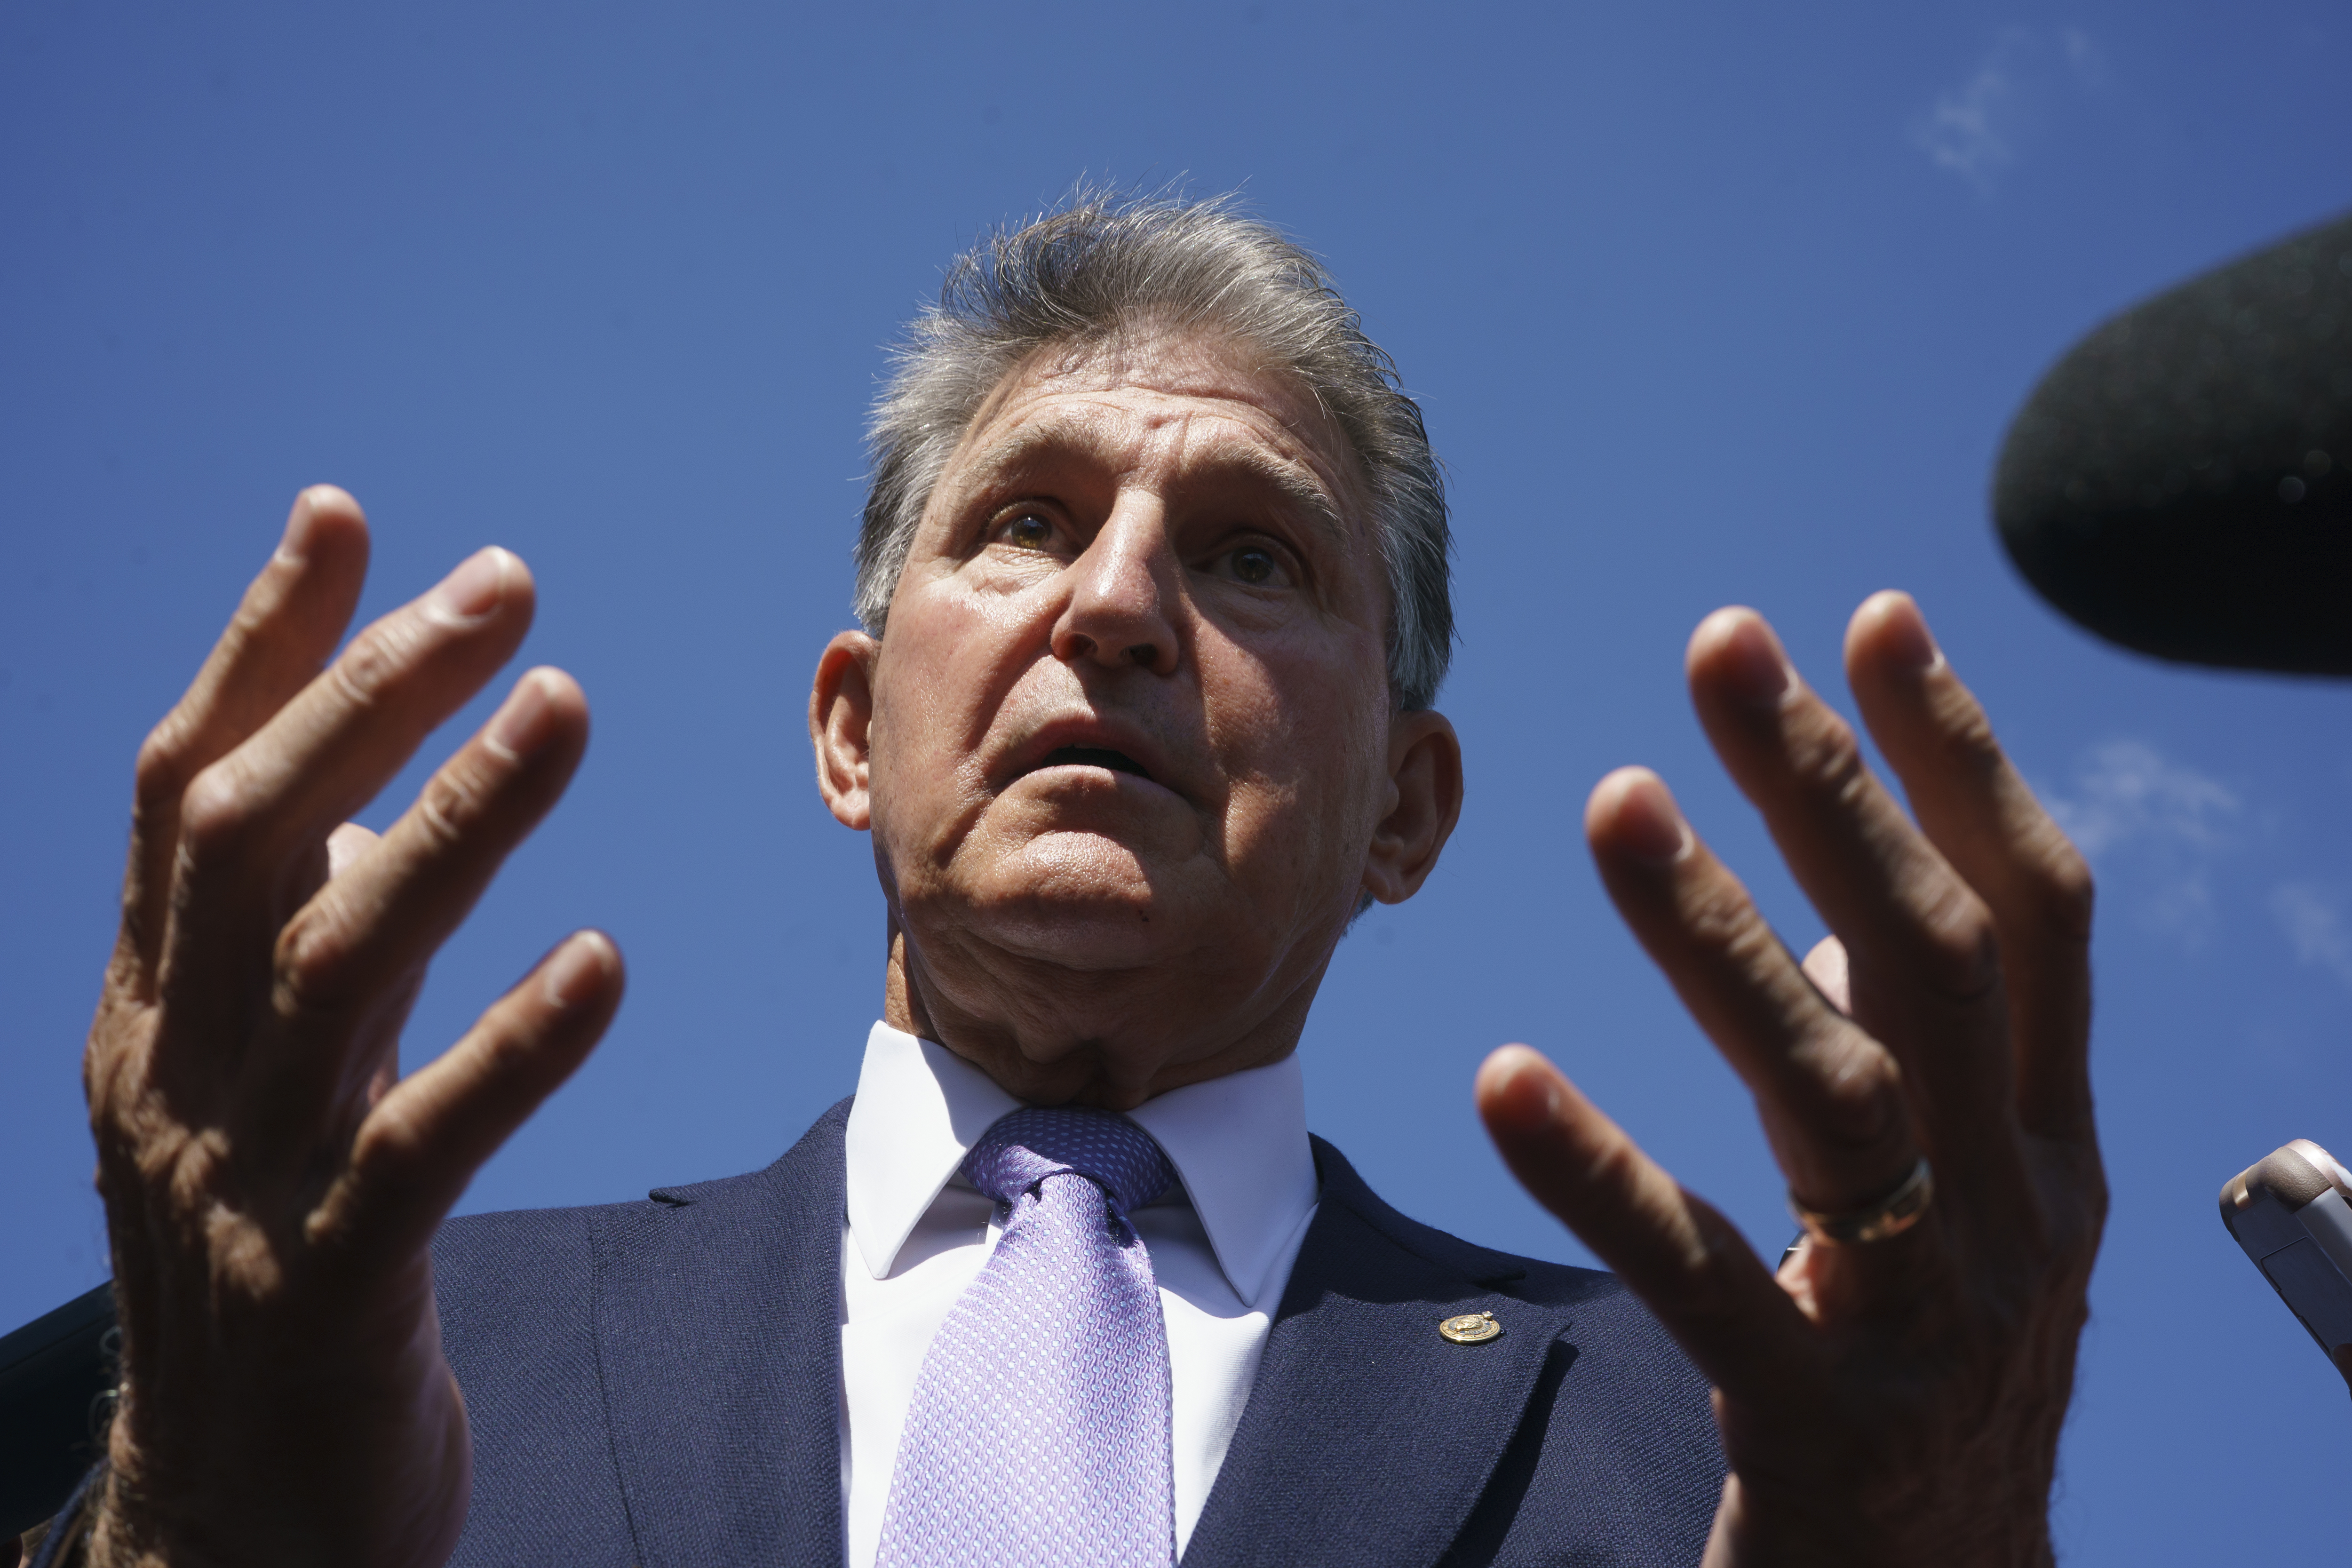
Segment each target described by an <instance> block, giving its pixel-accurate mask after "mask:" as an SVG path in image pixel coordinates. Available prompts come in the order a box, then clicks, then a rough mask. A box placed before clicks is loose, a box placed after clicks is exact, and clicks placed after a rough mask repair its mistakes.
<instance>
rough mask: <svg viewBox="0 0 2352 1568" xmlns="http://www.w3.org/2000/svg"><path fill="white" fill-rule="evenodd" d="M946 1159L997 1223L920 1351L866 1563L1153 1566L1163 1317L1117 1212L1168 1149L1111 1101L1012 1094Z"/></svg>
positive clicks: (1164, 1164)
mask: <svg viewBox="0 0 2352 1568" xmlns="http://www.w3.org/2000/svg"><path fill="white" fill-rule="evenodd" d="M963 1173H964V1175H965V1176H966V1177H967V1178H969V1179H970V1180H971V1184H972V1185H973V1186H975V1187H978V1188H979V1189H980V1190H981V1191H982V1192H983V1193H986V1194H988V1195H989V1196H990V1197H992V1198H994V1199H995V1200H996V1202H997V1204H998V1205H999V1207H998V1211H997V1212H998V1214H999V1215H1002V1216H1003V1224H1004V1234H1003V1237H1000V1238H999V1239H998V1241H997V1244H996V1250H995V1251H994V1252H993V1253H992V1254H990V1255H989V1259H988V1262H987V1263H986V1264H985V1265H983V1266H982V1268H981V1271H980V1275H979V1277H978V1278H977V1279H974V1280H973V1281H972V1282H971V1286H970V1287H969V1288H968V1289H966V1290H965V1291H964V1293H963V1294H962V1296H961V1297H960V1298H958V1299H957V1300H956V1304H955V1306H954V1308H953V1309H952V1310H950V1312H949V1313H948V1317H947V1321H946V1322H944V1323H942V1324H940V1333H939V1337H938V1338H937V1339H935V1340H933V1341H932V1342H931V1348H930V1350H929V1352H927V1353H926V1354H925V1355H924V1357H923V1370H922V1372H921V1373H920V1374H919V1376H918V1377H917V1379H916V1381H915V1399H914V1403H913V1405H911V1406H910V1407H909V1408H908V1411H907V1427H906V1432H905V1434H904V1435H903V1436H901V1437H900V1438H899V1440H898V1468H897V1470H896V1471H894V1472H893V1473H892V1475H891V1477H890V1500H889V1503H888V1505H887V1507H886V1508H885V1510H883V1515H882V1545H881V1549H880V1551H879V1552H877V1554H876V1556H875V1568H1169V1564H1170V1563H1173V1562H1174V1561H1175V1560H1176V1504H1175V1483H1174V1478H1173V1476H1172V1474H1171V1453H1170V1448H1169V1437H1168V1331H1167V1330H1166V1328H1165V1327H1164V1326H1163V1325H1162V1324H1161V1322H1160V1289H1159V1287H1158V1286H1157V1285H1155V1284H1154V1283H1153V1282H1152V1278H1151V1256H1150V1254H1149V1253H1148V1252H1146V1251H1145V1250H1144V1248H1143V1239H1142V1238H1141V1237H1139V1236H1137V1235H1136V1234H1135V1227H1134V1226H1132V1225H1129V1223H1128V1219H1127V1213H1128V1211H1129V1209H1132V1208H1135V1207H1137V1206H1139V1205H1143V1204H1148V1203H1150V1201H1151V1200H1152V1199H1154V1198H1156V1197H1158V1196H1159V1195H1160V1194H1161V1193H1163V1192H1165V1191H1166V1190H1167V1188H1168V1185H1169V1184H1170V1183H1171V1181H1172V1180H1174V1173H1173V1172H1172V1171H1171V1170H1170V1168H1169V1165H1168V1157H1167V1156H1166V1155H1165V1154H1162V1153H1161V1152H1160V1146H1159V1145H1158V1144H1157V1143H1154V1142H1152V1141H1151V1135H1150V1133H1148V1132H1146V1131H1143V1129H1142V1128H1140V1127H1138V1126H1137V1125H1136V1124H1135V1123H1134V1122H1132V1121H1129V1120H1128V1119H1127V1118H1126V1117H1124V1116H1118V1115H1114V1114H1113V1113H1112V1112H1110V1111H1108V1110H1085V1109H1082V1108H1079V1107H1076V1106H1061V1107H1050V1108H1031V1109H1028V1110H1016V1111H1013V1113H1012V1114H1011V1115H1009V1116H1006V1117H1005V1118H1003V1120H1002V1121H998V1122H997V1123H996V1125H994V1126H993V1127H991V1128H990V1129H989V1130H988V1131H987V1132H986V1133H985V1134H983V1135H982V1138H981V1140H980V1142H979V1143H978V1144H976V1145H975V1146H974V1147H973V1149H972V1151H971V1153H970V1154H968V1155H966V1156H965V1157H964V1162H963Z"/></svg>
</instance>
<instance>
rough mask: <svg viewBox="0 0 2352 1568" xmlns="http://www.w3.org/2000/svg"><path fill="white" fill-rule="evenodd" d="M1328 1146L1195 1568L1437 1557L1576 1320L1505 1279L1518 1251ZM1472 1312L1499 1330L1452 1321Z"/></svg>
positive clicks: (1372, 1563)
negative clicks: (1424, 1220) (1449, 1220)
mask: <svg viewBox="0 0 2352 1568" xmlns="http://www.w3.org/2000/svg"><path fill="white" fill-rule="evenodd" d="M1315 1158H1316V1166H1317V1170H1318V1174H1319V1175H1320V1176H1321V1178H1322V1188H1323V1190H1322V1197H1321V1202H1320V1206H1319V1207H1318V1209H1317V1211H1316V1215H1315V1221H1314V1224H1313V1225H1312V1226H1309V1227H1308V1229H1307V1239H1306V1241H1305V1243H1304V1244H1303V1245H1302V1246H1301V1247H1300V1248H1299V1253H1298V1260H1297V1264H1296V1265H1295V1266H1294V1267H1293V1268H1292V1270H1291V1276H1290V1284H1289V1287H1288V1289H1286V1291H1285V1292H1284V1295H1283V1302H1282V1308H1281V1311H1280V1314H1279V1316H1278V1317H1277V1318H1276V1321H1275V1323H1274V1327H1273V1330H1272V1331H1271V1332H1270V1333H1269V1334H1268V1336H1267V1338H1266V1345H1265V1358H1264V1359H1263V1360H1262V1361H1261V1362H1260V1363H1259V1365H1258V1373H1257V1380H1256V1383H1255V1385H1254V1386H1253V1388H1252V1390H1251V1394H1250V1401H1249V1405H1248V1407H1247V1408H1246V1409H1245V1410H1244V1412H1243V1414H1242V1420H1241V1425H1240V1426H1239V1427H1238V1429H1236V1430H1235V1432H1234V1440H1233V1444H1232V1446H1231V1447H1229V1448H1228V1449H1227V1450H1226V1453H1225V1460H1224V1465H1223V1468H1222V1469H1221V1470H1220V1471H1219V1472H1218V1476H1217V1482H1216V1485H1215V1487H1214V1488H1213V1489H1212V1491H1211V1492H1210V1495H1209V1500H1208V1504H1207V1506H1206V1507H1205V1509H1204V1510H1202V1515H1201V1521H1200V1523H1199V1525H1198V1526H1197V1527H1196V1528H1195V1529H1194V1531H1193V1534H1192V1541H1191V1542H1190V1543H1189V1544H1188V1545H1187V1547H1186V1549H1185V1552H1184V1568H1234V1565H1239V1564H1244V1563H1265V1564H1285V1565H1297V1568H1304V1565H1307V1564H1316V1563H1330V1564H1334V1565H1337V1564H1343V1563H1344V1564H1348V1565H1349V1568H1408V1565H1410V1568H1428V1565H1429V1564H1432V1563H1436V1562H1437V1561H1438V1560H1439V1558H1440V1557H1442V1556H1443V1555H1444V1552H1445V1550H1446V1548H1447V1547H1448V1546H1449V1545H1450V1544H1451V1543H1452V1542H1453V1541H1454V1537H1455V1535H1456V1533H1457V1532H1458V1531H1460V1530H1461V1528H1462V1525H1463V1522H1464V1521H1465V1520H1466V1519H1467V1518H1468V1517H1469V1514H1470V1510H1471V1509H1472V1508H1473V1507H1474V1506H1475V1504H1476V1502H1477V1500H1478V1498H1479V1494H1480V1493H1481V1492H1482V1491H1483V1490H1484V1489H1485V1488H1486V1482H1487V1479H1488V1478H1489V1477H1490V1476H1491V1475H1492V1474H1493V1473H1494V1470H1495V1465H1496V1460H1497V1459H1498V1458H1500V1457H1501V1455H1502V1452H1503V1449H1504V1447H1506V1445H1507V1444H1508V1443H1509V1441H1510V1438H1511V1435H1512V1433H1513V1432H1514V1431H1515V1430H1516V1429H1517V1426H1518V1423H1519V1418H1520V1413H1521V1412H1522V1410H1523V1409H1524V1408H1525V1407H1526V1405H1527V1403H1528V1396H1529V1394H1530V1393H1531V1392H1532V1391H1533V1390H1534V1388H1535V1386H1536V1384H1537V1382H1538V1379H1539V1378H1540V1377H1541V1376H1542V1375H1543V1372H1544V1367H1545V1363H1546V1360H1547V1357H1548V1356H1549V1355H1550V1354H1551V1352H1552V1351H1553V1348H1554V1344H1555V1342H1557V1341H1558V1340H1559V1337H1560V1336H1561V1334H1562V1333H1564V1332H1565V1331H1566V1330H1567V1328H1568V1326H1569V1324H1568V1319H1569V1313H1568V1310H1567V1309H1565V1308H1562V1307H1558V1306H1545V1305H1538V1304H1534V1303H1530V1302H1527V1301H1523V1300H1518V1299H1517V1298H1516V1297H1512V1296H1506V1295H1503V1294H1500V1293H1498V1292H1497V1291H1496V1289H1494V1287H1496V1286H1497V1285H1501V1284H1505V1283H1507V1282H1508V1281H1509V1280H1511V1279H1517V1278H1519V1277H1521V1276H1522V1275H1523V1273H1524V1269H1523V1268H1522V1267H1521V1266H1520V1265H1518V1264H1517V1262H1516V1261H1515V1260H1513V1259H1511V1258H1507V1257H1505V1256H1503V1255H1502V1254H1500V1253H1494V1252H1488V1251H1486V1250H1485V1249H1484V1248H1481V1247H1470V1246H1468V1245H1467V1244H1465V1243H1463V1242H1460V1241H1456V1240H1454V1238H1453V1237H1447V1236H1444V1234H1442V1233H1440V1232H1437V1231H1433V1230H1431V1229H1429V1228H1428V1227H1427V1226H1420V1225H1417V1224H1415V1223H1414V1222H1412V1221H1411V1220H1408V1219H1406V1218H1404V1216H1402V1215H1399V1214H1397V1213H1396V1211H1395V1210H1393V1209H1391V1208H1390V1207H1389V1206H1388V1205H1386V1204H1383V1203H1381V1201H1380V1199H1379V1198H1377V1197H1375V1196H1373V1194H1371V1192H1370V1189H1369V1188H1367V1187H1366V1186H1365V1185H1364V1184H1363V1182H1362V1180H1361V1178H1360V1177H1358V1176H1357V1174H1356V1173H1355V1172H1354V1170H1353V1169H1351V1168H1350V1167H1349V1164H1348V1163H1347V1161H1346V1160H1344V1159H1342V1158H1341V1157H1340V1155H1339V1152H1338V1151H1337V1150H1335V1149H1333V1148H1332V1147H1331V1146H1330V1145H1329V1144H1328V1143H1326V1142H1323V1141H1322V1140H1321V1139H1319V1138H1318V1139H1317V1140H1315ZM1471 1312H1492V1313H1494V1314H1495V1317H1496V1321H1499V1322H1500V1323H1501V1324H1502V1325H1503V1334H1502V1336H1501V1337H1500V1338H1498V1339H1495V1340H1491V1341H1488V1342H1485V1343H1482V1344H1455V1343H1451V1342H1447V1341H1446V1340H1444V1338H1442V1337H1441V1336H1440V1335H1439V1333H1438V1331H1437V1326H1438V1324H1439V1323H1440V1322H1441V1321H1444V1319H1447V1318H1450V1317H1453V1316H1455V1315H1457V1314H1462V1313H1471ZM1568 1353H1572V1350H1571V1351H1570V1352H1568Z"/></svg>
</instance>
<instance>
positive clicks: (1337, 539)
mask: <svg viewBox="0 0 2352 1568" xmlns="http://www.w3.org/2000/svg"><path fill="white" fill-rule="evenodd" d="M1086 446H1087V442H1086V440H1085V438H1084V437H1076V438H1074V433H1073V432H1072V431H1071V430H1070V429H1068V428H1067V427H1066V426H1062V427H1055V426H1045V427H1042V428H1041V427H1040V426H1034V425H1032V426H1025V427H1024V428H1023V429H1020V430H1017V431H1015V432H1013V434H1012V435H1010V436H1007V437H1004V438H1003V439H1002V440H1000V441H997V442H995V443H993V444H992V445H990V446H988V447H983V448H982V450H981V451H979V452H978V453H976V454H974V456H973V458H972V462H971V468H969V469H968V470H966V471H967V473H968V474H969V475H970V476H971V478H972V479H979V480H981V481H982V482H981V484H980V485H979V486H975V487H972V488H985V487H986V486H987V485H988V484H992V483H993V484H1002V483H1003V482H1005V481H1006V480H1007V479H1016V478H1017V477H1018V476H1020V475H1021V474H1022V472H1023V471H1024V470H1025V469H1028V468H1031V467H1033V466H1034V465H1036V464H1038V463H1039V462H1041V461H1042V460H1043V459H1045V458H1050V457H1053V456H1055V455H1058V454H1060V453H1063V452H1067V451H1070V450H1072V449H1073V448H1076V449H1079V450H1081V451H1082V450H1083V449H1084V448H1085V447H1086ZM1202 466H1203V467H1204V468H1207V469H1208V470H1209V471H1210V472H1212V473H1215V472H1219V471H1223V472H1224V473H1228V474H1234V473H1237V474H1240V475H1242V476H1244V477H1245V478H1248V479H1254V480H1255V481H1256V482H1257V483H1259V484H1262V485H1264V486H1265V487H1266V488H1267V489H1271V490H1274V491H1275V492H1276V493H1277V494H1279V495H1280V496H1281V497H1282V498H1283V499H1284V500H1286V501H1288V502H1289V503H1290V504H1291V505H1292V506H1293V507H1295V508H1297V510H1299V511H1301V512H1304V513H1305V514H1306V515H1307V521H1310V522H1312V523H1314V524H1315V526H1316V527H1317V529H1318V530H1319V531H1321V532H1322V533H1323V534H1324V535H1325V536H1326V537H1327V539H1328V542H1330V543H1331V544H1332V545H1333V546H1335V547H1336V548H1339V549H1340V550H1343V551H1344V550H1347V549H1349V548H1350V547H1351V542H1350V541H1349V537H1348V528H1347V520H1346V519H1345V518H1344V517H1343V516H1342V515H1341V513H1340V510H1339V503H1338V502H1337V501H1336V500H1334V499H1333V498H1332V495H1331V492H1330V491H1329V490H1328V489H1326V488H1325V486H1324V484H1323V482H1322V480H1320V479H1318V478H1317V477H1316V476H1315V472H1314V470H1313V469H1311V468H1307V467H1306V466H1304V465H1303V464H1299V463H1292V462H1286V461H1285V460H1283V459H1282V458H1277V457H1275V456H1274V455H1273V454H1272V453H1270V452H1266V451H1264V450H1261V449H1260V448H1258V447H1250V446H1232V447H1225V448H1224V449H1223V450H1221V451H1218V452H1216V453H1215V455H1214V456H1213V457H1212V458H1209V459H1208V461H1207V462H1206V463H1205V464H1203V465H1202ZM969 483H970V480H967V484H969Z"/></svg>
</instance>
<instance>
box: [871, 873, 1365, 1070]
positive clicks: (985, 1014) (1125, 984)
mask: <svg viewBox="0 0 2352 1568" xmlns="http://www.w3.org/2000/svg"><path fill="white" fill-rule="evenodd" d="M889 946H890V958H889V967H888V970H887V973H886V974H885V976H884V979H883V989H882V1019H883V1022H885V1023H887V1024H888V1025H889V1026H891V1027H892V1028H894V1029H902V1030H904V1031H906V1032H907V1033H908V1034H910V1035H916V1036H919V1037H922V1038H924V1039H927V1040H935V1041H937V1042H938V1043H939V1044H940V1045H941V1046H944V1047H947V1048H948V1049H949V1050H950V1051H952V1052H954V1053H955V1054H956V1055H957V1056H959V1057H961V1058H963V1059H964V1060H965V1061H968V1062H970V1063H971V1065H972V1066H974V1067H976V1068H979V1069H980V1070H981V1071H982V1072H984V1073H986V1074H987V1075H988V1076H989V1078H990V1079H992V1080H994V1081H995V1083H996V1084H997V1086H998V1087H999V1088H1001V1089H1003V1090H1004V1091H1005V1092H1006V1093H1007V1094H1010V1095H1012V1096H1013V1098H1015V1099H1017V1100H1026V1101H1028V1102H1029V1103H1030V1104H1032V1105H1092V1106H1098V1107H1100V1108H1102V1109H1103V1110H1133V1109H1135V1107H1137V1106H1139V1105H1140V1104H1142V1103H1143V1102H1144V1101H1145V1100H1150V1099H1151V1098H1152V1097H1154V1096H1155V1095H1161V1094H1165V1093H1167V1092H1168V1091H1169V1090H1170V1089H1181V1088H1183V1087H1184V1086H1185V1085H1186V1084H1192V1083H1204V1082H1206V1081H1208V1080H1209V1079H1214V1078H1223V1077H1224V1076H1225V1075H1226V1074H1227V1073H1234V1072H1240V1071H1243V1070H1244V1069H1245V1068H1255V1067H1264V1066H1265V1065H1266V1064H1267V1063H1269V1062H1276V1061H1280V1060H1281V1059H1282V1058H1285V1057H1286V1056H1288V1055H1289V1054H1290V1053H1291V1052H1292V1051H1293V1050H1295V1049H1297V1046H1298V1036H1299V1032H1300V1031H1301V1030H1302V1029H1303V1028H1305V1026H1306V1024H1307V1009H1308V1008H1309V1007H1310V1006H1311V1005H1313V1003H1314V1000H1315V993H1316V991H1317V989H1318V987H1319V986H1320V985H1321V984H1322V981H1323V972H1324V969H1325V968H1326V967H1327V966H1328V963H1329V962H1330V956H1329V954H1328V953H1327V954H1325V955H1324V958H1323V960H1322V962H1321V963H1318V964H1316V965H1315V968H1314V971H1313V973H1311V974H1309V975H1308V976H1307V978H1306V980H1305V981H1304V983H1303V984H1297V985H1294V986H1293V987H1291V988H1290V989H1289V990H1288V991H1286V992H1285V993H1282V994H1276V995H1274V996H1272V997H1270V998H1266V999H1265V1005H1261V1006H1259V1007H1256V1008H1251V1007H1248V1006H1243V1007H1239V1008H1234V1009H1232V1010H1230V1011H1228V1010H1220V1009H1215V1008H1211V1009H1208V1010H1206V1011H1203V1009H1202V1002H1203V999H1204V998H1203V993H1204V992H1210V991H1213V990H1214V989H1215V987H1214V986H1213V985H1211V984H1207V983H1204V982H1202V981H1201V979H1200V977H1199V976H1196V975H1192V974H1190V973H1186V972H1185V971H1183V970H1182V969H1181V966H1172V965H1171V966H1162V967H1158V968H1154V969H1152V970H1150V971H1142V972H1114V973H1104V972H1101V971H1076V970H1066V969H1058V968H1055V967H1054V966H1052V965H1047V964H1043V963H1038V962H1036V961H1035V960H1034V959H1024V958H1017V957H1013V956H1011V955H1005V954H998V955H995V956H996V959H997V962H993V963H977V964H973V963H964V964H956V965H953V966H951V968H950V973H945V974H942V973H940V971H939V969H938V968H936V967H934V966H933V965H930V964H929V963H926V962H925V957H926V955H925V954H924V952H922V951H921V950H919V948H918V947H917V945H916V944H915V943H914V942H910V941H908V936H907V932H906V931H905V929H904V928H903V927H902V926H901V925H900V924H899V922H898V919H897V916H896V912H895V911H894V912H893V914H892V918H891V921H890V930H889ZM958 981H962V982H964V983H963V984H958V983H957V982H958Z"/></svg>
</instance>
